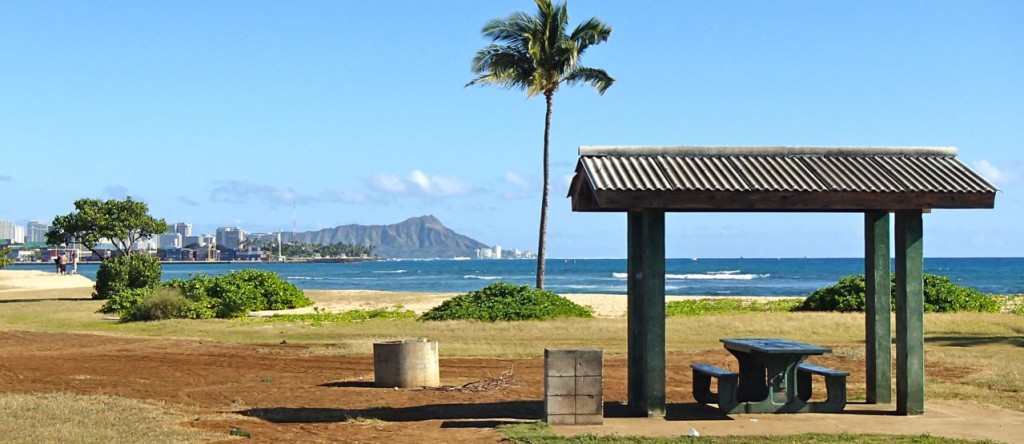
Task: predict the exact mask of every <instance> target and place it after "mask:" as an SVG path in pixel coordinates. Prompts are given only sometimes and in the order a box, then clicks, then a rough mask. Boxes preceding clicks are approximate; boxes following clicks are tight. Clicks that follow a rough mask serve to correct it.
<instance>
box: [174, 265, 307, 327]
mask: <svg viewBox="0 0 1024 444" xmlns="http://www.w3.org/2000/svg"><path fill="white" fill-rule="evenodd" d="M167 285H168V286H171V287H174V288H177V289H179V290H181V292H182V294H183V295H184V296H185V298H187V299H189V300H191V301H194V302H198V303H200V304H201V305H204V306H206V307H208V308H209V309H211V310H212V311H213V313H214V315H215V317H217V318H237V317H242V316H245V315H247V314H249V312H250V311H254V310H284V309H288V308H299V307H308V306H310V305H313V301H312V300H310V299H309V298H308V297H306V295H305V294H304V293H303V292H302V290H300V289H299V288H298V287H296V286H295V284H292V283H291V282H288V281H286V280H284V279H282V278H281V277H280V276H278V275H277V273H273V272H270V271H263V270H253V269H247V270H238V271H232V272H231V273H227V274H222V275H219V276H213V277H211V276H208V275H204V274H199V275H194V276H192V278H191V279H188V280H182V279H173V280H171V281H169V282H168V283H167Z"/></svg>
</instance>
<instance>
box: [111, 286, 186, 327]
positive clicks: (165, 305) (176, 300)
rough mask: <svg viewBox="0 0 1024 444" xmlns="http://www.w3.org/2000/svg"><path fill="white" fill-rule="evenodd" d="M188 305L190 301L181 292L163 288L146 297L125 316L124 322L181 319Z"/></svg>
mask: <svg viewBox="0 0 1024 444" xmlns="http://www.w3.org/2000/svg"><path fill="white" fill-rule="evenodd" d="M188 305H189V301H188V300H187V299H185V296H182V294H181V292H180V291H178V290H177V289H174V288H170V287H161V288H158V289H156V290H155V291H153V292H152V293H151V294H150V295H148V296H146V297H144V298H143V299H142V302H140V303H139V304H138V305H137V306H136V307H135V308H134V309H133V310H131V311H129V312H128V313H127V314H126V315H125V316H124V320H125V321H126V322H137V321H162V320H165V319H175V318H181V317H182V316H181V311H182V310H183V309H184V308H185V307H187V306H188Z"/></svg>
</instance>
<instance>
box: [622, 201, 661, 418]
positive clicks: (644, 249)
mask: <svg viewBox="0 0 1024 444" xmlns="http://www.w3.org/2000/svg"><path fill="white" fill-rule="evenodd" d="M626 217H627V218H628V228H627V229H628V232H627V235H626V237H627V255H628V258H627V266H626V267H627V270H626V271H627V274H628V275H629V277H628V280H627V284H626V285H627V298H628V302H627V309H628V312H627V323H628V353H629V356H628V359H629V368H628V371H629V374H628V380H629V381H628V390H629V399H628V401H629V407H630V408H631V409H633V410H635V411H637V412H638V413H641V414H646V415H647V416H665V212H664V211H661V210H640V211H630V212H629V213H628V214H627V216H626Z"/></svg>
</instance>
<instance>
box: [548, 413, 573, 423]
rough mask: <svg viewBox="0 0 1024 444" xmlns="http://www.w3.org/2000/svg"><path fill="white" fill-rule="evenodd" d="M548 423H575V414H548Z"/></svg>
mask: <svg viewBox="0 0 1024 444" xmlns="http://www.w3.org/2000/svg"><path fill="white" fill-rule="evenodd" d="M547 419H548V425H576V415H548V418H547Z"/></svg>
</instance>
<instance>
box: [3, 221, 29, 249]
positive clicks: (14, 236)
mask: <svg viewBox="0 0 1024 444" xmlns="http://www.w3.org/2000/svg"><path fill="white" fill-rule="evenodd" d="M0 239H3V240H7V241H10V242H11V243H14V244H20V243H23V242H25V229H24V228H23V227H21V226H19V225H18V224H15V223H14V221H11V220H0Z"/></svg>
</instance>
